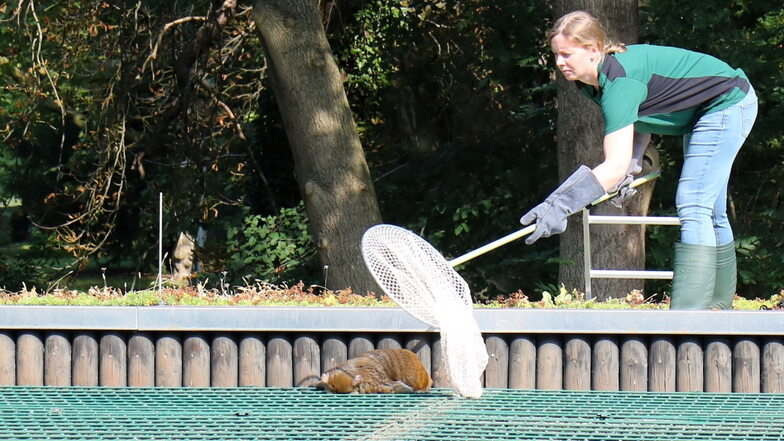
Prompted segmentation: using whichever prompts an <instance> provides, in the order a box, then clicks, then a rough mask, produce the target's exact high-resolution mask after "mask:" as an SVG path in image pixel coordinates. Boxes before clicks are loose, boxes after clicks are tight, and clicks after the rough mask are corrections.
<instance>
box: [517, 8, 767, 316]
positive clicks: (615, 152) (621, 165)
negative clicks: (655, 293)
mask: <svg viewBox="0 0 784 441" xmlns="http://www.w3.org/2000/svg"><path fill="white" fill-rule="evenodd" d="M548 37H549V41H550V45H551V46H552V50H553V52H554V54H555V63H556V66H557V67H558V70H560V71H561V73H563V75H564V77H566V79H568V80H569V81H573V82H574V83H575V84H576V85H577V87H578V88H579V89H580V91H582V92H583V93H584V94H585V95H587V96H588V97H589V98H590V99H591V100H593V101H594V102H596V103H597V104H599V106H600V107H601V109H602V115H603V117H604V140H603V148H604V161H603V162H602V163H601V164H599V165H598V166H596V167H595V168H594V169H593V170H591V169H589V168H588V167H586V166H581V167H580V168H578V169H577V171H575V172H574V173H573V174H572V175H571V176H570V177H569V178H568V179H567V180H566V181H565V182H564V183H563V184H561V186H560V187H558V189H556V190H555V192H553V194H551V195H550V196H549V197H548V198H547V199H546V200H545V201H544V202H543V203H541V204H539V205H538V206H537V207H535V208H534V209H533V210H531V211H529V212H528V213H526V214H525V215H524V216H523V217H522V218H521V219H520V223H522V224H523V225H528V224H530V223H532V222H535V223H536V230H535V232H534V233H533V234H532V235H531V236H530V237H529V238H528V239H527V240H526V242H527V243H529V244H530V243H533V242H535V241H536V240H537V239H539V238H540V237H547V236H550V235H552V234H558V233H562V232H563V231H564V230H565V229H566V217H567V216H569V215H570V214H572V213H574V212H576V211H578V210H580V209H582V208H583V207H585V206H587V205H588V204H589V203H591V202H592V201H593V200H595V199H597V198H598V197H601V196H602V195H604V193H605V192H611V191H615V190H617V189H618V188H620V187H622V186H624V185H626V184H628V182H630V180H631V179H630V178H631V174H632V173H638V172H639V167H638V166H637V164H635V163H634V161H633V152H639V153H641V152H642V151H643V150H644V148H641V147H644V146H645V145H647V143H648V140H649V139H650V134H652V133H656V134H661V135H682V136H683V138H684V161H683V169H682V170H681V176H680V180H679V183H678V191H677V194H676V198H675V203H676V206H677V209H678V217H679V218H680V221H681V239H680V242H679V243H676V244H675V258H674V276H673V284H672V285H673V286H672V294H671V296H672V303H671V305H670V308H671V309H709V308H718V309H728V308H730V307H731V306H732V299H733V297H734V295H735V285H736V279H737V266H736V263H735V246H734V238H733V235H732V229H731V227H730V224H729V220H728V219H727V183H728V181H729V176H730V168H731V167H732V162H733V161H734V159H735V156H736V154H737V153H738V150H740V147H741V146H742V145H743V142H744V141H745V139H746V137H747V136H748V134H749V131H750V130H751V127H752V125H753V124H754V120H755V118H756V116H757V98H756V95H755V94H754V89H753V88H752V87H751V84H750V82H749V80H748V78H747V77H746V75H745V74H744V73H743V71H742V70H740V69H733V68H731V67H730V66H729V65H727V64H726V63H724V62H723V61H721V60H718V59H716V58H714V57H711V56H709V55H705V54H700V53H697V52H692V51H688V50H684V49H679V48H673V47H665V46H652V45H630V46H628V47H626V46H624V45H623V44H619V43H614V42H612V41H609V40H608V38H607V36H606V33H605V31H604V29H603V28H602V26H601V24H600V23H599V22H598V21H597V20H596V19H595V18H594V17H593V16H591V15H590V14H589V13H587V12H583V11H577V12H572V13H569V14H566V15H565V16H563V17H561V18H560V19H559V20H558V21H557V22H556V23H555V26H554V27H553V29H552V30H551V31H550V32H549V34H548Z"/></svg>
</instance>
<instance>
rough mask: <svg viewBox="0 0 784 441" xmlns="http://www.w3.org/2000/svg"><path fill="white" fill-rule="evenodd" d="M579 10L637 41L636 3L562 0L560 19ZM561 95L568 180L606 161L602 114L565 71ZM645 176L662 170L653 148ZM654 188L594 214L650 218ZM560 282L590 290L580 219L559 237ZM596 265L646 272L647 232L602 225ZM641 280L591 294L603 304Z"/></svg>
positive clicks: (604, 285) (613, 283)
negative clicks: (577, 171)
mask: <svg viewBox="0 0 784 441" xmlns="http://www.w3.org/2000/svg"><path fill="white" fill-rule="evenodd" d="M574 10H586V11H588V12H590V13H591V14H593V15H594V16H595V17H597V18H598V19H599V20H600V21H601V22H602V23H603V24H604V26H605V29H607V31H608V34H609V36H610V38H612V39H614V40H617V41H621V42H623V43H626V44H632V43H635V42H636V41H637V33H638V28H639V20H638V4H637V0H558V1H557V2H556V5H555V14H556V17H560V16H562V15H563V14H566V13H568V12H571V11H574ZM557 90H558V130H557V136H558V176H559V178H560V180H561V181H563V180H564V179H566V178H567V177H568V176H569V175H570V174H571V173H572V172H573V171H574V170H575V169H577V167H578V166H579V165H580V164H586V165H588V166H590V167H594V166H596V165H597V164H599V163H600V162H601V161H602V160H603V158H604V154H603V150H602V130H603V121H602V114H601V111H600V109H599V107H598V106H597V105H595V104H594V103H592V102H591V101H590V100H588V99H587V98H586V97H584V96H583V95H582V94H581V93H580V92H579V91H578V90H577V88H576V87H575V86H574V84H572V83H571V82H569V81H567V80H566V79H565V78H564V77H563V75H561V73H560V72H558V73H557ZM645 157H646V160H645V161H644V167H643V171H642V174H645V173H647V172H649V171H651V170H653V169H658V168H659V161H658V155H656V153H655V150H653V149H652V148H651V147H650V146H649V147H648V150H647V151H646V154H645ZM652 193H653V185H652V184H646V185H645V186H643V187H642V188H640V189H639V194H637V195H636V196H635V197H633V198H631V199H630V200H627V201H626V202H625V203H624V205H623V207H622V208H617V207H615V206H613V205H611V204H609V203H606V202H605V203H602V204H600V205H598V206H596V207H594V208H593V209H592V213H593V214H606V215H645V214H646V213H647V212H648V205H649V203H650V198H651V194H652ZM560 257H561V261H562V262H566V263H562V264H561V266H560V268H559V274H558V279H559V283H562V284H564V285H565V286H566V288H567V289H569V290H571V289H573V288H576V289H578V290H580V291H583V290H584V289H585V282H584V271H583V265H582V262H583V232H582V223H581V216H579V215H575V216H572V217H571V218H570V219H569V226H568V228H567V230H566V231H565V232H564V233H563V234H561V236H560ZM591 260H592V267H593V268H594V269H644V265H645V227H644V226H637V225H597V226H592V227H591ZM643 287H644V283H643V281H641V280H629V279H595V280H594V281H592V293H593V295H594V297H597V298H598V299H600V300H603V299H607V298H610V297H623V296H625V295H626V294H628V293H629V292H630V291H632V290H633V289H640V290H642V289H643Z"/></svg>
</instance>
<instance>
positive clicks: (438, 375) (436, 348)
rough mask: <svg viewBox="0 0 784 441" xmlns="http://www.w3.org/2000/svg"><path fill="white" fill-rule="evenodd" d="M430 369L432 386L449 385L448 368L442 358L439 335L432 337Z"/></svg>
mask: <svg viewBox="0 0 784 441" xmlns="http://www.w3.org/2000/svg"><path fill="white" fill-rule="evenodd" d="M431 356H432V370H431V372H430V377H431V378H433V387H450V386H451V384H452V382H451V380H450V378H449V370H448V368H447V365H446V359H445V358H444V352H443V347H442V346H441V336H440V335H437V336H435V337H433V351H432V352H431Z"/></svg>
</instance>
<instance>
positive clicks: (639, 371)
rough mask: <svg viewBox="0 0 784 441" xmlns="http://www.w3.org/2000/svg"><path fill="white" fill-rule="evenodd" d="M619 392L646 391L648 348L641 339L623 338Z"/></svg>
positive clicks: (643, 339)
mask: <svg viewBox="0 0 784 441" xmlns="http://www.w3.org/2000/svg"><path fill="white" fill-rule="evenodd" d="M621 390H628V391H637V392H644V391H646V390H648V347H647V346H646V341H645V338H643V337H625V338H624V339H623V344H622V345H621Z"/></svg>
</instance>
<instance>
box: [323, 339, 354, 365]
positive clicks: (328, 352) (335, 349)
mask: <svg viewBox="0 0 784 441" xmlns="http://www.w3.org/2000/svg"><path fill="white" fill-rule="evenodd" d="M346 360H348V345H347V344H346V341H345V339H344V338H343V337H342V336H341V335H339V334H333V335H327V336H326V337H325V338H324V341H322V343H321V371H322V372H326V371H328V370H330V369H334V368H336V367H338V366H340V365H341V364H343V363H345V362H346Z"/></svg>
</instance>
